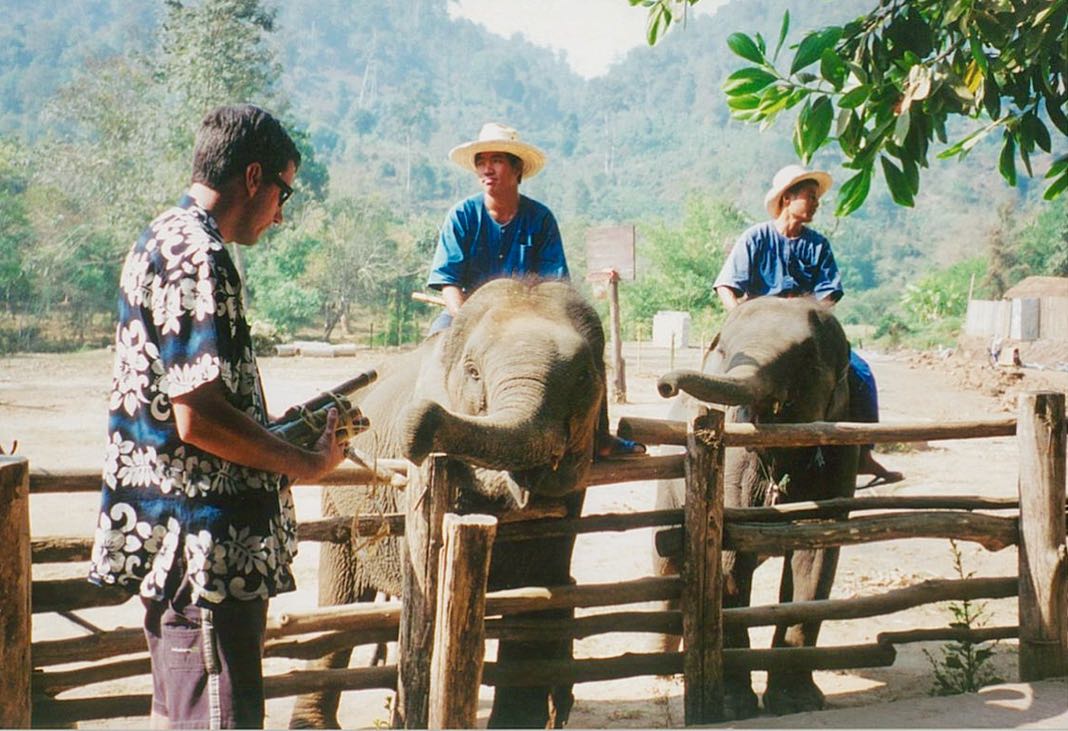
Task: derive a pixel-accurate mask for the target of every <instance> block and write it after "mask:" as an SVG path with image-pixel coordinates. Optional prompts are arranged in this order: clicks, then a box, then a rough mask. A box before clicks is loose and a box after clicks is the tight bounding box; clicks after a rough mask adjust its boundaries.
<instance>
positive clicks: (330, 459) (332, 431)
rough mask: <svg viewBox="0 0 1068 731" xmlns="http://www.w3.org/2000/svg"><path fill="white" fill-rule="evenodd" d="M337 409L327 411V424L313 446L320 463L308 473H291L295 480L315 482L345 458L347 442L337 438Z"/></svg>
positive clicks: (313, 451)
mask: <svg viewBox="0 0 1068 731" xmlns="http://www.w3.org/2000/svg"><path fill="white" fill-rule="evenodd" d="M337 422H338V416H337V409H330V410H329V411H328V412H326V426H325V427H323V433H322V434H320V435H319V439H318V440H317V441H316V442H315V446H314V447H313V448H312V453H313V454H315V455H316V457H317V458H318V459H319V461H320V463H319V465H318V466H317V467H316V468H315V469H314V470H312V471H311V472H309V473H308V474H303V475H296V474H291V475H290V477H292V478H293V481H294V482H298V481H299V482H315V481H316V480H318V479H319V478H320V477H322V476H323V475H327V474H329V473H331V472H333V471H334V468H335V467H337V466H338V465H339V464H341V462H342V460H344V459H345V444H344V443H343V442H342V441H341V440H339V439H338V438H337Z"/></svg>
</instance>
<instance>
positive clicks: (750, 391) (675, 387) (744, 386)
mask: <svg viewBox="0 0 1068 731" xmlns="http://www.w3.org/2000/svg"><path fill="white" fill-rule="evenodd" d="M656 390H657V391H658V392H659V393H660V395H661V396H663V397H664V398H671V397H672V396H675V395H676V394H678V392H679V391H685V392H686V393H688V394H690V395H691V396H693V397H694V398H695V399H697V400H698V401H704V402H706V403H714V404H724V405H727V406H740V405H743V404H751V403H754V402H756V401H758V400H759V399H760V398H761V397H762V396H763V395H764V393H765V392H766V390H767V389H766V385H765V383H764V379H762V378H761V377H760V375H759V374H758V373H757V372H756V371H755V370H753V371H752V372H750V373H749V374H747V375H744V376H730V375H707V374H705V373H701V372H699V371H687V370H679V371H671V372H670V373H667V374H665V375H663V376H661V378H660V380H659V381H657V384H656Z"/></svg>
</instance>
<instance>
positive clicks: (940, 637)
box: [875, 627, 1020, 645]
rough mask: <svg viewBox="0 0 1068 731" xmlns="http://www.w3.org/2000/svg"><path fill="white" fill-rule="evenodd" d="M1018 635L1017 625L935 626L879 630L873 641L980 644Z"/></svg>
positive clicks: (881, 643) (880, 642) (883, 643)
mask: <svg viewBox="0 0 1068 731" xmlns="http://www.w3.org/2000/svg"><path fill="white" fill-rule="evenodd" d="M1019 636H1020V628H1019V627H975V628H972V627H936V628H934V629H913V630H902V631H900V632H880V633H879V634H877V635H875V641H876V642H877V643H879V644H880V645H886V644H890V645H904V644H908V643H910V642H946V641H955V642H971V643H972V644H976V645H978V644H980V643H982V642H991V641H994V640H1008V639H1012V638H1014V637H1019Z"/></svg>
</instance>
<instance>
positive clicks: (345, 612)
mask: <svg viewBox="0 0 1068 731" xmlns="http://www.w3.org/2000/svg"><path fill="white" fill-rule="evenodd" d="M400 620H401V603H400V602H399V601H390V602H382V603H378V604H368V603H361V602H354V603H352V604H335V605H332V606H326V607H317V608H315V609H309V610H306V611H303V612H282V613H281V614H279V615H278V627H279V629H282V630H285V634H286V635H297V634H306V633H308V632H324V631H329V630H346V631H356V630H361V631H368V630H382V629H390V628H396V627H397V626H398V625H399V623H400ZM271 629H272V628H271V626H270V622H268V636H271V635H270V632H271Z"/></svg>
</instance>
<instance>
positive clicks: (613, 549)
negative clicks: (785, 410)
mask: <svg viewBox="0 0 1068 731" xmlns="http://www.w3.org/2000/svg"><path fill="white" fill-rule="evenodd" d="M381 355H382V354H381V352H374V353H370V352H366V351H363V352H361V353H360V354H358V355H357V356H356V357H349V358H334V359H326V358H299V357H298V358H277V357H274V358H264V359H262V360H261V369H262V371H263V375H264V380H265V383H266V389H267V397H268V403H269V404H270V405H271V407H272V411H273V412H275V413H281V411H283V410H284V409H285V408H286V407H287V406H289V405H290V404H292V403H295V402H297V401H300V400H303V399H306V398H308V397H310V396H312V395H314V394H316V393H318V392H319V391H321V390H323V389H325V388H328V387H330V386H332V385H334V384H336V383H339V382H341V381H342V380H344V379H346V378H349V377H351V376H352V375H354V374H355V373H357V372H358V371H360V370H363V369H364V368H366V367H368V366H369V365H372V364H376V363H377V361H379V360H380V359H381ZM864 355H865V356H866V357H868V358H869V361H870V363H871V364H872V367H873V370H874V371H875V374H876V378H877V380H878V383H879V389H880V399H881V406H882V419H883V421H886V422H910V423H911V422H926V421H930V422H942V421H953V420H968V419H977V418H994V417H1001V416H1005V415H1006V413H1014V412H1015V406H1014V404H1015V394H1016V393H1017V392H1019V391H1020V390H1034V389H1042V388H1055V389H1057V390H1062V391H1063V390H1065V387H1066V386H1068V374H1065V373H1061V372H1056V371H1048V370H1047V371H1039V370H1035V369H1029V368H1024V369H1015V368H1011V367H1009V368H1004V367H1003V368H999V369H994V368H992V367H990V366H988V365H984V364H982V363H976V362H974V361H966V360H965V359H963V358H962V357H959V356H953V355H951V354H943V355H938V354H928V353H922V354H917V353H897V354H878V353H868V352H865V353H864ZM625 357H626V359H627V370H628V374H629V376H628V396H629V399H630V403H628V404H626V405H622V406H613V407H612V416H613V419H615V418H618V417H619V416H621V415H624V414H628V415H642V416H662V415H664V414H665V413H666V409H667V405H666V402H664V401H663V400H662V399H660V398H659V396H657V395H656V392H655V389H654V383H655V376H656V375H658V374H660V373H662V372H664V371H666V370H668V367H669V364H670V361H673V362H674V366H675V367H695V366H696V365H697V362H698V360H699V358H700V351H699V350H698V349H696V348H690V349H687V350H684V351H682V352H680V353H678V354H677V355H676V356H675V357H674V358H672V357H671V356H670V354H668V353H667V352H665V351H664V350H662V349H654V348H650V347H649V346H648V345H647V344H646V345H644V346H643V347H640V348H639V347H638V346H637V345H636V344H634V343H628V344H626V348H625ZM110 370H111V354H110V353H108V352H107V351H105V350H98V351H90V352H83V353H77V354H68V355H19V356H14V357H4V358H0V447H2V448H3V449H5V450H8V449H10V447H11V446H12V443H13V442H14V441H15V440H17V441H18V443H19V448H18V453H19V454H21V455H23V456H25V457H27V458H28V459H29V460H30V464H31V469H33V470H49V471H56V470H64V469H71V468H94V469H95V468H96V467H97V466H99V465H100V463H101V455H102V453H103V449H102V446H103V441H104V438H103V435H104V424H105V411H106V401H107V391H108V388H109V385H110ZM880 459H881V460H882V461H883V462H884V463H885V464H886V465H887V466H888V467H889V468H891V469H896V470H901V471H902V472H904V474H905V475H906V479H905V480H904V481H903V482H899V483H897V484H893V485H884V486H880V487H876V488H872V489H870V490H868V491H866V492H865V494H868V495H955V496H961V495H982V496H991V497H994V496H997V497H1008V496H1013V495H1015V492H1016V470H1017V455H1016V445H1015V441H1014V440H1013V439H1012V438H995V439H985V440H970V441H966V440H956V441H946V442H935V443H930V444H918V445H903V446H902V447H901V448H899V449H896V450H894V451H891V452H888V453H883V454H881V455H880ZM862 480H863V478H862ZM97 501H98V497H97V496H96V495H78V496H67V495H64V496H59V495H41V496H36V497H34V499H33V501H32V502H31V520H32V533H33V535H34V536H44V535H85V536H88V535H91V533H92V529H93V525H94V522H95V511H96V507H97ZM653 501H654V485H653V484H652V483H629V484H626V485H618V486H601V487H596V488H591V489H590V491H589V494H588V496H587V501H586V512H587V513H605V512H613V511H641V510H647V509H651V508H652V507H653ZM297 507H298V512H299V514H300V517H301V518H302V519H314V518H316V517H318V516H319V504H318V488H316V487H304V488H301V489H300V490H299V492H298V497H297ZM651 543H652V536H651V533H650V531H648V530H638V531H629V532H625V533H619V534H600V535H596V536H583V537H580V538H579V541H578V546H577V548H576V553H575V555H576V560H575V564H574V567H573V569H574V575H575V577H576V578H577V580H578V581H579V582H580V583H585V582H606V581H613V580H623V579H630V578H637V577H641V576H647V575H649V574H651V573H652V568H651V561H650V546H651ZM960 550H961V556H962V561H963V566H964V569H965V572H966V573H969V574H972V573H974V575H975V576H1007V575H1015V573H1016V552H1015V549H1013V548H1010V549H1005V550H1003V551H1000V552H997V553H991V552H988V551H986V550H984V549H983V548H981V547H979V546H977V545H974V544H962V545H961V547H960ZM317 555H318V549H317V546H316V545H315V544H308V543H305V544H302V548H301V554H300V555H299V557H298V565H297V576H298V582H299V586H300V589H299V590H298V591H297V592H295V593H291V594H288V595H284V596H282V597H279V598H277V599H276V600H275V601H274V602H272V607H271V611H272V613H277V612H280V611H283V610H294V609H302V608H311V607H313V606H314V605H315V596H316V591H315V567H316V563H317ZM780 566H781V560H771V561H769V562H767V563H766V564H765V565H763V566H762V567H761V568H760V570H759V572H758V574H757V579H756V588H755V590H754V594H755V596H754V603H755V604H768V603H774V602H775V598H776V596H777V592H778V571H779V569H780ZM84 571H85V567H84V566H83V565H65V566H42V567H37V568H35V571H34V575H35V578H58V577H60V576H70V575H84ZM937 577H947V578H956V573H955V571H954V568H953V555H952V553H951V550H950V547H949V544H948V542H946V541H944V540H933V539H932V540H927V539H916V540H911V541H897V542H893V543H885V542H884V543H871V544H866V545H862V546H851V547H846V548H844V549H843V550H842V555H841V560H840V563H839V570H838V579H837V581H836V583H835V587H834V591H833V593H832V597H834V598H839V597H842V598H844V597H850V596H855V595H862V594H870V593H873V592H883V591H886V590H889V589H893V588H898V587H904V586H907V585H909V584H913V583H916V582H919V581H923V580H925V579H931V578H937ZM646 608H648V607H646ZM580 611H582V610H580ZM79 614H80V616H81V617H82V618H83V619H85V620H87V621H88V622H91V623H92V624H94V625H96V626H98V627H100V628H104V629H108V628H112V627H117V626H137V625H138V624H139V622H140V608H139V605H138V604H137V603H135V602H130V603H128V604H126V605H124V606H122V607H118V608H107V609H99V610H87V611H84V612H80V613H79ZM982 616H983V619H984V620H985V622H986V624H988V625H991V626H998V625H1011V624H1015V623H1016V621H1017V620H1016V600H1015V599H1005V600H997V601H990V602H987V603H985V606H984V608H983V611H982ZM951 621H953V616H952V615H951V613H950V612H949V610H948V608H947V607H946V606H945V605H936V606H925V607H921V608H916V609H912V610H908V611H903V612H898V613H895V614H891V615H888V616H885V617H880V618H878V619H877V620H874V621H873V620H852V621H835V622H829V623H827V624H825V625H824V628H823V631H822V634H821V636H820V644H821V645H825V646H833V645H852V644H863V643H870V642H873V641H874V640H875V635H876V634H877V633H878V632H883V631H889V630H903V629H911V628H921V627H942V626H945V625H947V624H948V623H949V622H951ZM86 631H87V630H85V629H83V628H81V627H79V626H77V625H76V624H74V623H72V622H71V621H69V620H68V619H64V618H62V617H60V616H58V615H38V616H35V617H34V628H33V636H34V639H35V640H43V639H55V638H60V637H70V636H78V635H80V634H85V632H86ZM770 633H771V630H770V629H755V630H753V631H752V632H751V635H752V644H753V646H754V647H763V646H767V645H768V643H769V642H770ZM657 639H658V638H657V637H655V636H652V635H624V634H619V633H616V634H607V635H602V636H599V637H594V638H590V639H586V640H582V641H579V642H577V643H576V654H577V656H579V657H609V656H616V655H620V654H623V653H626V652H651V651H655V650H656V649H657ZM492 651H493V648H492V643H491V647H490V652H492ZM941 652H942V644H941V643H922V644H911V645H901V646H898V654H897V660H896V662H895V663H894V665H893V666H892V667H888V668H871V669H863V670H855V671H841V672H821V673H818V674H817V682H818V683H819V685H820V686H821V687H822V689H823V690H824V692H825V693H826V695H827V702H828V706H829V707H830V708H832V709H833V708H839V709H840V708H849V707H860V706H867V705H871V704H876V703H881V702H884V701H892V700H901V699H910V698H921V697H925V696H927V695H928V694H929V692H930V690H931V688H932V686H933V673H932V664H931V660H930V659H929V658H928V657H927V655H926V654H925V653H930V654H932V655H933V656H934V657H936V658H937V657H940V656H941ZM362 658H363V654H362V653H358V659H357V662H359V661H361V659H362ZM300 665H301V664H300V663H298V662H296V661H288V660H282V659H271V660H268V661H267V668H266V672H267V673H268V674H274V673H280V672H285V671H287V670H289V669H292V668H295V667H300ZM74 667H76V666H74ZM991 667H992V669H993V671H994V673H995V674H996V675H997V676H998V677H999V678H1000V679H1002V680H1004V681H1008V682H1011V681H1015V680H1017V679H1018V678H1017V673H1016V645H1015V642H1014V641H1007V642H1001V643H999V644H998V646H997V648H996V653H995V656H994V659H993V661H992V663H991ZM754 676H755V682H756V684H757V686H758V687H757V690H758V692H759V691H761V690H762V684H763V674H762V673H755V674H754ZM148 687H149V686H148V679H147V678H146V677H140V678H131V679H127V680H124V681H116V682H110V683H103V684H99V685H96V686H92V687H91V688H89V689H82V690H78V691H71V692H70V693H68V694H65V695H64V696H62V697H77V696H78V695H104V694H118V693H136V692H146V691H147V690H148ZM576 696H577V701H576V704H575V708H574V710H573V712H572V716H571V722H570V725H571V726H572V727H576V728H617V727H618V728H670V727H680V726H682V725H683V710H682V682H681V678H679V679H663V678H652V677H648V678H634V679H627V680H620V681H606V682H597V683H587V684H582V685H579V686H577V687H576ZM490 697H491V696H490V690H489V689H488V688H483V704H482V709H481V711H480V719H481V722H482V723H483V724H484V723H485V716H486V714H487V713H488V708H489V706H488V703H489V699H490ZM389 701H390V694H388V693H385V692H374V691H358V692H357V691H354V692H349V693H346V694H344V695H343V698H342V710H341V715H340V718H341V722H342V724H343V726H345V727H362V728H369V727H374V726H377V725H379V724H380V723H381V722H383V721H384V720H385V719H387V718H388V716H389V712H388V704H389ZM291 705H292V700H291V699H277V700H272V701H268V715H267V725H268V726H269V727H284V726H286V725H287V722H288V716H289V709H290V707H291ZM767 720H768V721H771V719H767ZM145 723H146V719H144V718H132V719H126V720H123V721H116V720H110V721H107V722H95V723H92V724H83V725H85V726H87V727H116V726H123V727H140V726H144V725H145ZM959 724H960V725H961V726H971V725H973V723H970V722H969V719H968V718H960V719H959ZM758 725H759V724H758ZM806 725H808V724H807V723H806ZM875 725H896V724H893V723H890V724H885V723H884V724H875ZM910 725H912V724H911V723H910ZM919 725H938V724H934V723H931V724H924V723H922V722H920V724H919Z"/></svg>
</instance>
